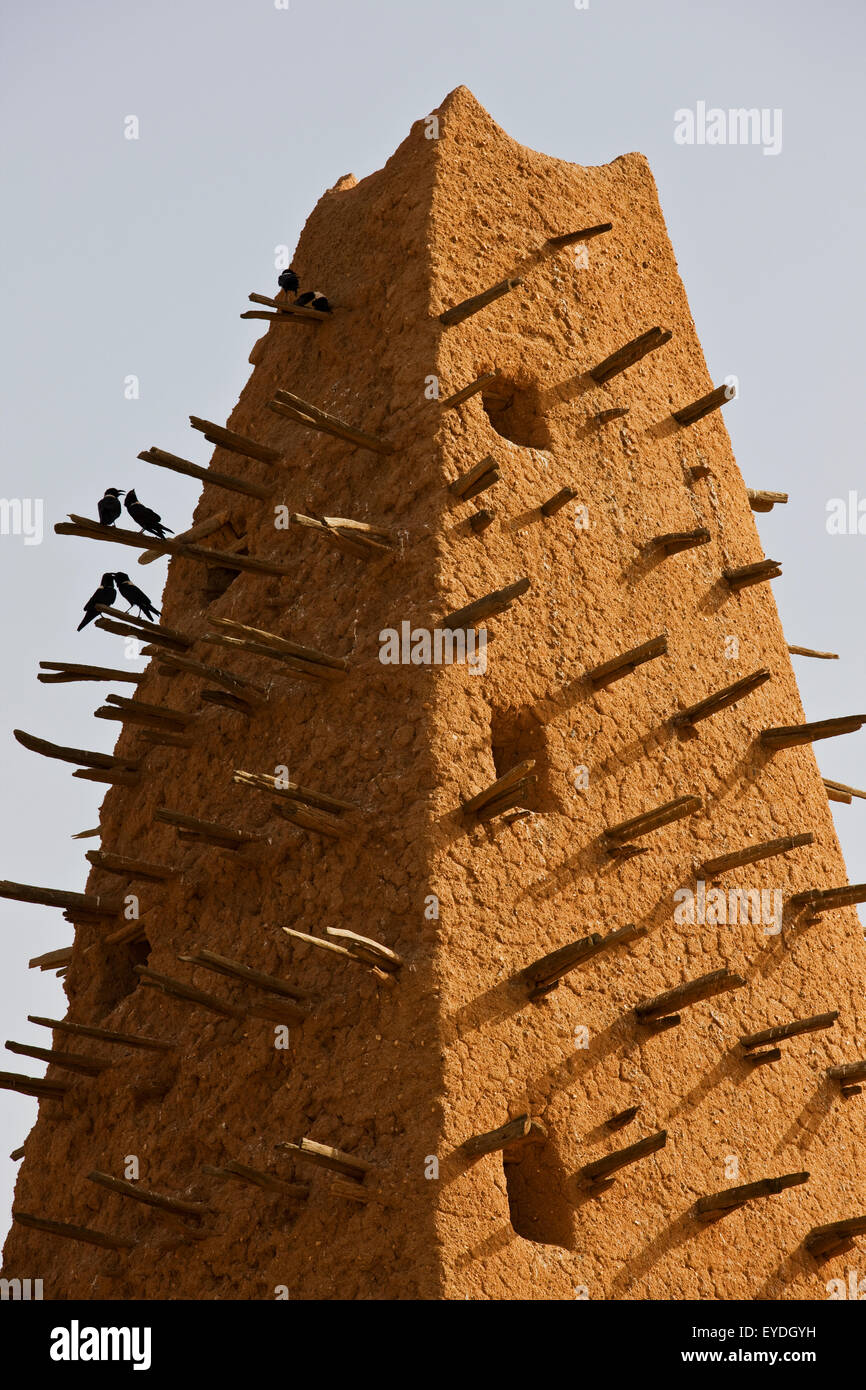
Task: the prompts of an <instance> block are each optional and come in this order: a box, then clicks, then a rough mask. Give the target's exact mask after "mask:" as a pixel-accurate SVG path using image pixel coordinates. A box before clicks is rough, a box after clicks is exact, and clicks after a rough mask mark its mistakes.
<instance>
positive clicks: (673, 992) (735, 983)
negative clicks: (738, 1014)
mask: <svg viewBox="0 0 866 1390" xmlns="http://www.w3.org/2000/svg"><path fill="white" fill-rule="evenodd" d="M745 983H746V982H745V980H744V979H743V977H742V975H735V974H734V972H733V971H732V970H713V971H711V972H710V974H709V975H701V976H700V978H699V979H697V980H687V981H686V983H685V984H682V985H677V986H676V988H675V989H668V990H665V992H664V994H657V995H656V997H655V998H654V999H645V1000H644V1001H643V1003H642V1004H638V1005H636V1007H635V1014H636V1016H637V1019H638V1022H639V1023H651V1022H653V1020H654V1019H657V1018H658V1019H660V1018H664V1017H665V1015H667V1014H671V1013H672V1012H673V1011H674V1010H675V1009H686V1008H688V1007H689V1006H690V1005H691V1004H699V1003H700V1002H701V1000H703V999H713V998H715V996H716V995H717V994H727V993H728V991H729V990H733V989H742V988H743V986H744V985H745Z"/></svg>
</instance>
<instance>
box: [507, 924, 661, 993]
mask: <svg viewBox="0 0 866 1390" xmlns="http://www.w3.org/2000/svg"><path fill="white" fill-rule="evenodd" d="M645 934H646V928H645V927H636V926H635V925H634V923H631V922H630V923H629V924H628V925H627V926H625V927H619V928H618V929H617V930H616V931H612V932H608V933H607V935H606V936H602V935H601V933H600V932H592V933H591V934H590V935H589V936H584V937H581V939H580V940H579V941H572V942H569V944H568V945H567V946H560V948H559V950H558V951H551V952H550V953H549V955H546V956H542V957H541V959H540V960H536V961H533V962H532V964H531V965H528V966H527V967H526V968H525V969H524V970H521V972H520V974H519V976H518V979H519V980H520V981H521V983H523V984H525V985H526V988H527V993H528V995H529V998H530V999H532V1000H536V999H540V998H542V997H543V996H544V995H545V994H549V993H550V992H551V990H554V989H558V987H559V981H560V980H561V979H563V977H564V976H565V975H568V974H570V973H571V971H572V970H575V969H576V968H577V966H578V965H583V964H584V963H585V962H586V961H588V960H591V959H592V958H593V956H597V955H599V954H600V953H601V952H602V951H607V950H608V949H609V948H610V947H611V946H619V945H622V944H623V943H624V942H628V941H634V940H636V939H637V938H638V937H641V936H644V935H645Z"/></svg>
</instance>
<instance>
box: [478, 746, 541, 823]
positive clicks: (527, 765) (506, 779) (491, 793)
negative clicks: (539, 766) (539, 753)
mask: <svg viewBox="0 0 866 1390" xmlns="http://www.w3.org/2000/svg"><path fill="white" fill-rule="evenodd" d="M534 767H535V759H534V758H526V759H525V760H524V761H523V762H521V763H517V764H516V765H515V766H514V767H512V768H510V769H509V770H508V772H504V773H503V774H502V776H501V777H497V779H496V781H495V782H491V784H490V786H489V787H485V788H484V790H483V791H481V792H478V793H477V795H476V796H473V797H471V798H470V799H469V800H468V801H464V803H463V810H464V812H465V813H466V814H467V815H477V814H478V813H479V812H480V811H483V810H484V809H485V807H487V806H489V805H490V804H491V803H493V802H496V801H499V799H500V798H501V797H502V796H503V795H504V793H505V792H507V791H511V790H512V789H513V788H515V787H517V786H518V785H519V784H522V783H523V782H525V780H526V777H527V775H528V773H530V772H531V771H532V769H533V768H534Z"/></svg>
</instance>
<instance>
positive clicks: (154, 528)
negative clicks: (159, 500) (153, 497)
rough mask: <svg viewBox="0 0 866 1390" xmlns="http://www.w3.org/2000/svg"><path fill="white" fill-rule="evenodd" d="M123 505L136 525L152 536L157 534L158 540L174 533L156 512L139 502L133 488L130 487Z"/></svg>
mask: <svg viewBox="0 0 866 1390" xmlns="http://www.w3.org/2000/svg"><path fill="white" fill-rule="evenodd" d="M123 505H124V506H125V507H126V510H127V511H128V512H129V515H130V516H131V517H132V519H133V521H134V522H135V524H136V526H140V527H141V529H142V531H149V532H150V534H151V535H152V536H158V537H159V539H160V540H164V539H165V537H166V536H173V535H174V532H173V531H172V529H171V527H170V526H163V524H162V521H161V520H160V517H159V514H158V513H157V512H154V511H151V509H150V507H146V506H145V505H144V503H143V502H139V500H138V495H137V494H136V491H135V488H130V490H129V492H128V493H127V494H126V501H125V502H124V504H123Z"/></svg>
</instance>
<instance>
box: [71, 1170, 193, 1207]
mask: <svg viewBox="0 0 866 1390" xmlns="http://www.w3.org/2000/svg"><path fill="white" fill-rule="evenodd" d="M87 1181H88V1182H95V1183H98V1184H99V1186H100V1187H107V1188H108V1190H109V1192H116V1193H117V1194H118V1196H120V1197H131V1198H132V1200H133V1201H134V1202H143V1203H144V1204H145V1206H148V1207H156V1208H157V1209H158V1210H159V1211H170V1212H172V1214H173V1215H176V1216H197V1217H202V1216H209V1215H210V1211H209V1208H208V1207H206V1206H205V1205H204V1204H203V1203H202V1202H187V1201H183V1200H182V1199H181V1198H179V1197H164V1196H163V1195H162V1193H161V1192H150V1191H149V1190H148V1189H147V1188H146V1187H139V1185H138V1183H136V1182H127V1181H126V1179H125V1178H113V1177H111V1175H110V1174H109V1173H100V1172H99V1170H98V1169H93V1171H92V1172H90V1173H88V1174H87Z"/></svg>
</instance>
